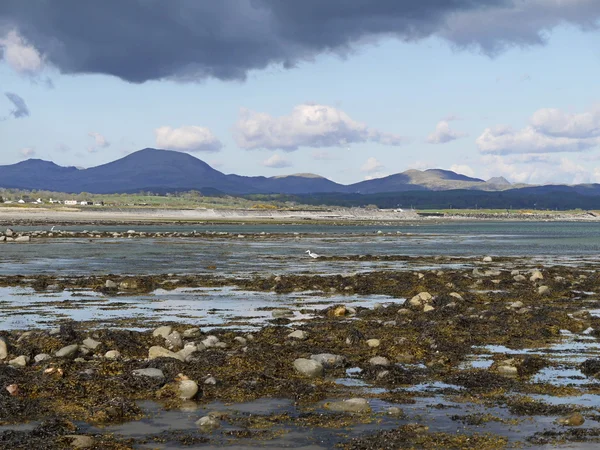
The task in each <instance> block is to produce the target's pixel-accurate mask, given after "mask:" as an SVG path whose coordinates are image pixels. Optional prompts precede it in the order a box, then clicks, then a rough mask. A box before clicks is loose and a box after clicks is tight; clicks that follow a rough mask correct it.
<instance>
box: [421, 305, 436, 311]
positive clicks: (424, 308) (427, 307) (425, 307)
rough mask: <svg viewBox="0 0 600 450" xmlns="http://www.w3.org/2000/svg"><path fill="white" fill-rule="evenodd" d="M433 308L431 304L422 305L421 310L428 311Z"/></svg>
mask: <svg viewBox="0 0 600 450" xmlns="http://www.w3.org/2000/svg"><path fill="white" fill-rule="evenodd" d="M434 309H435V308H434V307H433V306H431V305H425V306H423V312H429V311H433V310H434Z"/></svg>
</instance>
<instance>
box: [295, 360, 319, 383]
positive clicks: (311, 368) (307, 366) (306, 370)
mask: <svg viewBox="0 0 600 450" xmlns="http://www.w3.org/2000/svg"><path fill="white" fill-rule="evenodd" d="M294 369H296V371H297V372H299V373H301V374H302V375H304V376H307V377H309V378H315V377H318V376H321V375H322V374H323V365H322V364H321V363H320V362H318V361H315V360H313V359H306V358H298V359H296V360H295V361H294Z"/></svg>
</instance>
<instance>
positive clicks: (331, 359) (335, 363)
mask: <svg viewBox="0 0 600 450" xmlns="http://www.w3.org/2000/svg"><path fill="white" fill-rule="evenodd" d="M310 359H312V360H313V361H317V362H318V363H320V364H321V365H322V366H323V367H325V368H331V367H343V366H344V365H345V364H346V358H344V357H343V356H340V355H333V354H331V353H319V354H318V355H310Z"/></svg>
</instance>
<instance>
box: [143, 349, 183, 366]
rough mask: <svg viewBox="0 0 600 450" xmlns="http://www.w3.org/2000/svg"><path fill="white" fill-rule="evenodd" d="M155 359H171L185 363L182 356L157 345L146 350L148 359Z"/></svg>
mask: <svg viewBox="0 0 600 450" xmlns="http://www.w3.org/2000/svg"><path fill="white" fill-rule="evenodd" d="M156 358H173V359H178V360H179V361H182V362H183V361H185V359H184V358H183V356H181V355H178V354H177V353H174V352H172V351H171V350H167V349H166V348H163V347H160V346H158V345H155V346H152V347H150V349H149V350H148V359H156Z"/></svg>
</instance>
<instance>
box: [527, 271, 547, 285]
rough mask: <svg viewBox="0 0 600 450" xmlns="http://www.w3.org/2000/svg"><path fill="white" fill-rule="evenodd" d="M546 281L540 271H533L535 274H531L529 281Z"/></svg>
mask: <svg viewBox="0 0 600 450" xmlns="http://www.w3.org/2000/svg"><path fill="white" fill-rule="evenodd" d="M543 279H544V275H542V272H540V271H539V270H535V271H533V273H532V274H531V277H529V281H533V282H535V281H537V280H543Z"/></svg>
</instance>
